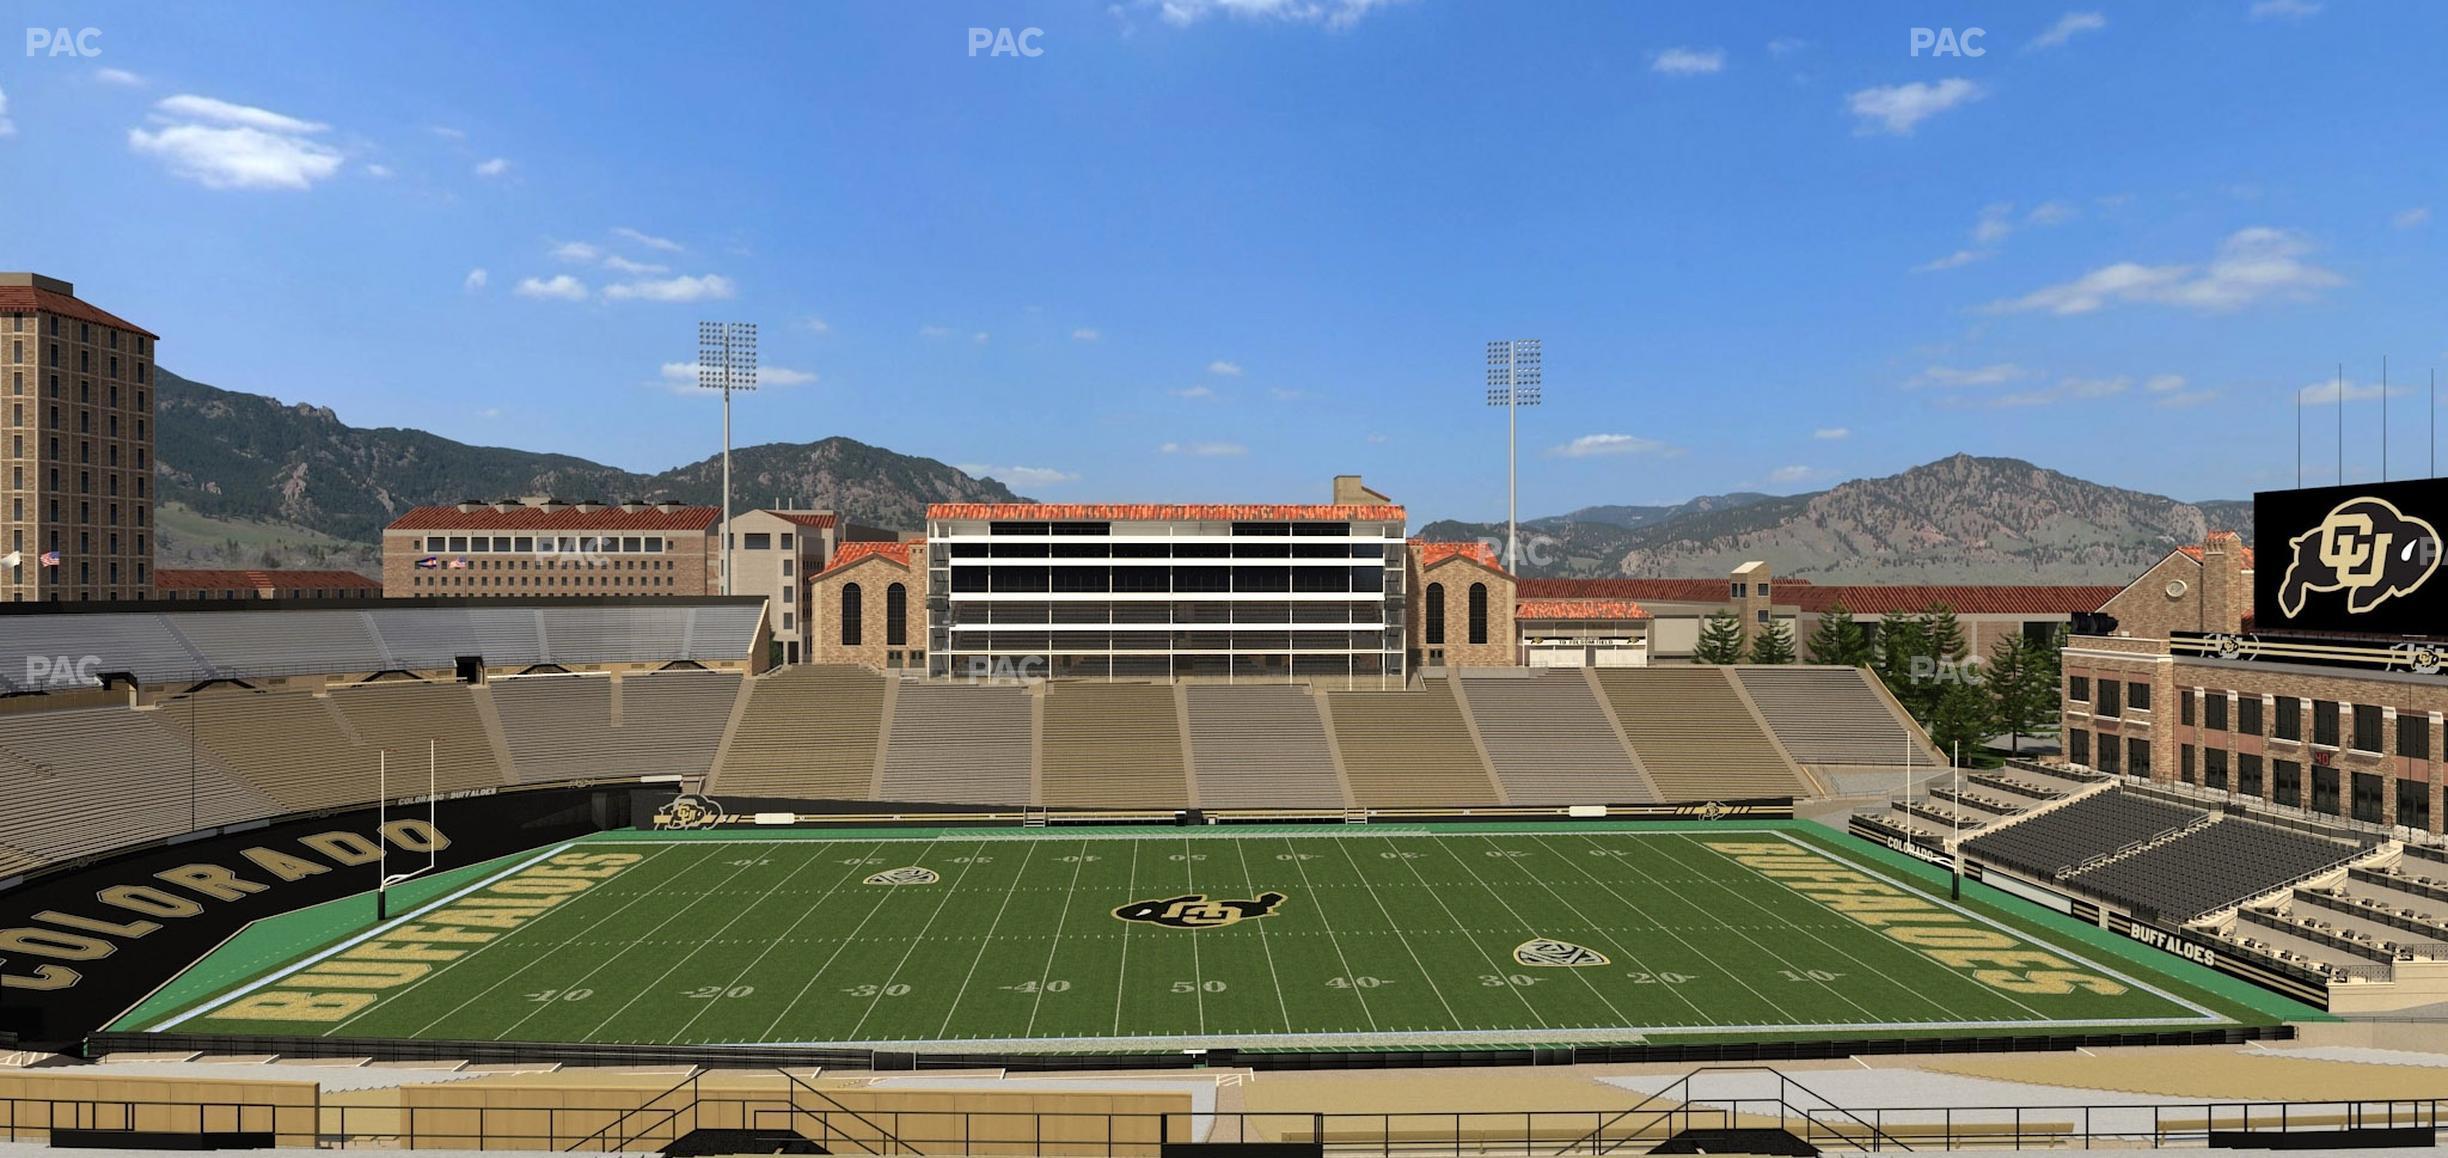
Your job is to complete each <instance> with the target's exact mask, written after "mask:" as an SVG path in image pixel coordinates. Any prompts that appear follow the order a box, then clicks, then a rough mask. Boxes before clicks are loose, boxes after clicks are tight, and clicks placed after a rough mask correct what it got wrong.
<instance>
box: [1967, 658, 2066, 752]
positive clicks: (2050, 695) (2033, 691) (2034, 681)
mask: <svg viewBox="0 0 2448 1158" xmlns="http://www.w3.org/2000/svg"><path fill="white" fill-rule="evenodd" d="M2042 650H2043V645H2041V644H2036V643H2033V642H2031V641H2029V640H2026V639H2025V638H2023V635H2022V633H2021V632H2017V633H2015V634H2013V635H2009V636H2006V637H2005V638H2003V639H2000V640H1998V641H1997V646H1995V647H1992V648H1990V649H1989V670H1988V671H1987V672H1986V673H1984V674H1985V676H1986V681H1985V684H1984V686H1985V687H1987V689H1988V691H1989V708H1990V715H1991V716H1992V718H1994V719H1995V721H1996V724H1997V730H1998V731H2001V732H2004V733H2006V735H2007V737H2008V739H2009V741H2010V744H2019V743H2020V742H2021V740H2022V739H2023V737H2024V736H2026V735H2030V734H2033V733H2036V732H2038V731H2040V730H2041V728H2042V727H2043V726H2045V725H2046V723H2047V722H2048V721H2049V720H2051V719H2053V718H2055V716H2056V712H2057V680H2056V676H2055V673H2054V672H2053V671H2051V670H2049V667H2050V665H2049V664H2048V662H2047V661H2046V660H2045V659H2044V658H2042V655H2041V652H2042Z"/></svg>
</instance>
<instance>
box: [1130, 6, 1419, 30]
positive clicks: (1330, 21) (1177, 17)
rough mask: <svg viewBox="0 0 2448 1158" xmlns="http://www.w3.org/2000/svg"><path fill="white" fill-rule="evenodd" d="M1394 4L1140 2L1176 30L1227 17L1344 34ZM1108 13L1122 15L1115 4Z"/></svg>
mask: <svg viewBox="0 0 2448 1158" xmlns="http://www.w3.org/2000/svg"><path fill="white" fill-rule="evenodd" d="M1393 2H1394V0H1140V2H1139V3H1138V5H1137V6H1138V7H1140V8H1151V7H1152V8H1154V9H1156V11H1157V14H1158V15H1160V16H1162V17H1163V18H1164V22H1165V23H1167V24H1171V25H1173V26H1175V27H1177V28H1187V27H1189V26H1190V25H1193V24H1196V23H1198V22H1199V21H1201V20H1205V19H1207V18H1208V17H1210V16H1217V15H1222V16H1227V17H1231V18H1233V19H1237V20H1250V21H1260V20H1272V21H1278V22H1281V23H1284V24H1320V25H1324V26H1325V27H1327V28H1331V29H1334V30H1335V31H1338V32H1340V31H1343V30H1346V29H1349V28H1351V27H1352V26H1354V25H1356V24H1358V23H1360V21H1361V18H1363V17H1365V16H1367V15H1368V14H1369V13H1371V12H1373V11H1376V10H1377V9H1379V8H1384V7H1388V6H1390V5H1391V4H1392V3H1393ZM1108 11H1111V12H1114V13H1115V14H1116V15H1120V14H1121V11H1122V6H1121V5H1120V4H1116V5H1114V6H1112V8H1110V9H1108Z"/></svg>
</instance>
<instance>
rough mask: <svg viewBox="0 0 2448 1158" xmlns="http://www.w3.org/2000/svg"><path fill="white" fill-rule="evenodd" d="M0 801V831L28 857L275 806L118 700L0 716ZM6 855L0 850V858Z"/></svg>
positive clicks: (223, 820) (74, 851)
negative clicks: (0, 805)
mask: <svg viewBox="0 0 2448 1158" xmlns="http://www.w3.org/2000/svg"><path fill="white" fill-rule="evenodd" d="M191 771H192V773H193V785H194V793H193V798H192V801H191V799H190V794H189V783H190V772H191ZM0 800H6V801H8V802H9V807H8V808H7V809H5V810H0V840H5V841H6V842H7V843H8V844H9V845H11V846H14V849H15V850H17V855H20V856H25V857H30V858H32V859H34V860H37V861H55V860H64V859H67V858H70V857H77V856H86V855H90V854H94V853H100V852H106V851H109V850H110V849H113V848H118V847H121V846H124V845H130V844H137V843H140V842H143V841H147V840H158V839H161V838H163V837H169V836H177V835H179V834H181V833H186V832H193V831H195V830H196V829H198V828H209V827H212V826H213V825H218V824H228V823H230V822H232V821H239V820H251V819H254V818H256V817H260V816H268V815H272V814H274V813H278V812H282V811H285V809H283V808H282V807H281V806H280V805H279V804H278V803H276V802H275V801H273V800H272V799H271V798H269V797H267V796H265V795H264V794H263V793H261V792H258V791H256V790H254V789H253V788H250V787H248V786H247V785H246V784H244V783H242V782H241V781H239V779H238V778H237V777H235V776H233V775H231V774H230V772H229V771H228V770H227V769H226V768H224V767H223V766H222V765H221V762H220V761H219V760H217V759H216V758H215V757H214V755H213V753H211V752H209V751H191V748H190V745H189V744H188V742H187V739H186V737H185V736H184V735H182V734H180V733H178V732H175V731H173V730H171V729H169V728H166V727H163V726H161V724H160V723H159V722H157V721H156V720H155V719H154V718H153V716H152V714H151V713H143V712H134V711H129V710H128V709H126V708H86V709H79V710H75V711H65V712H26V713H22V714H12V715H5V716H0ZM9 860H10V857H9V853H8V851H6V850H0V865H6V864H7V863H8V862H9ZM18 867H25V866H22V865H21V866H18ZM0 871H7V870H5V869H0Z"/></svg>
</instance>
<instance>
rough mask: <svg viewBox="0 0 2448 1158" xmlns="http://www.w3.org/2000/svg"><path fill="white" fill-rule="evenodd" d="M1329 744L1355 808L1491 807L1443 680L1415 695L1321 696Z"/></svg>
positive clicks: (1492, 798) (1490, 789)
mask: <svg viewBox="0 0 2448 1158" xmlns="http://www.w3.org/2000/svg"><path fill="white" fill-rule="evenodd" d="M1326 696H1327V706H1328V710H1329V714H1330V715H1331V716H1332V717H1333V718H1334V737H1335V746H1336V748H1338V749H1339V750H1341V752H1342V753H1343V770H1344V771H1345V772H1346V773H1348V774H1349V775H1350V777H1351V786H1352V800H1353V803H1355V804H1358V805H1360V806H1361V807H1363V808H1406V807H1424V806H1432V805H1452V806H1456V807H1463V806H1470V805H1485V804H1495V803H1498V800H1497V796H1496V785H1495V783H1494V782H1493V781H1492V780H1491V779H1490V778H1489V776H1488V770H1487V768H1486V766H1485V765H1483V764H1481V763H1480V762H1479V753H1478V750H1477V749H1476V748H1474V747H1473V746H1472V745H1471V738H1470V729H1469V727H1468V726H1467V725H1466V724H1464V723H1463V720H1462V705H1461V704H1459V703H1457V702H1455V700H1454V694H1453V688H1452V686H1451V685H1450V684H1448V683H1446V682H1445V681H1444V680H1443V679H1431V680H1427V681H1424V686H1423V687H1422V688H1421V689H1420V690H1419V691H1415V692H1414V691H1403V692H1328V693H1326Z"/></svg>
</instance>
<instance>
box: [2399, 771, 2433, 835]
mask: <svg viewBox="0 0 2448 1158" xmlns="http://www.w3.org/2000/svg"><path fill="white" fill-rule="evenodd" d="M2397 823H2399V824H2402V825H2404V826H2406V827H2407V828H2418V829H2423V830H2426V831H2427V830H2429V829H2430V827H2431V786H2430V785H2428V784H2425V783H2423V782H2422V781H2420V780H2400V781H2398V782H2397Z"/></svg>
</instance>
